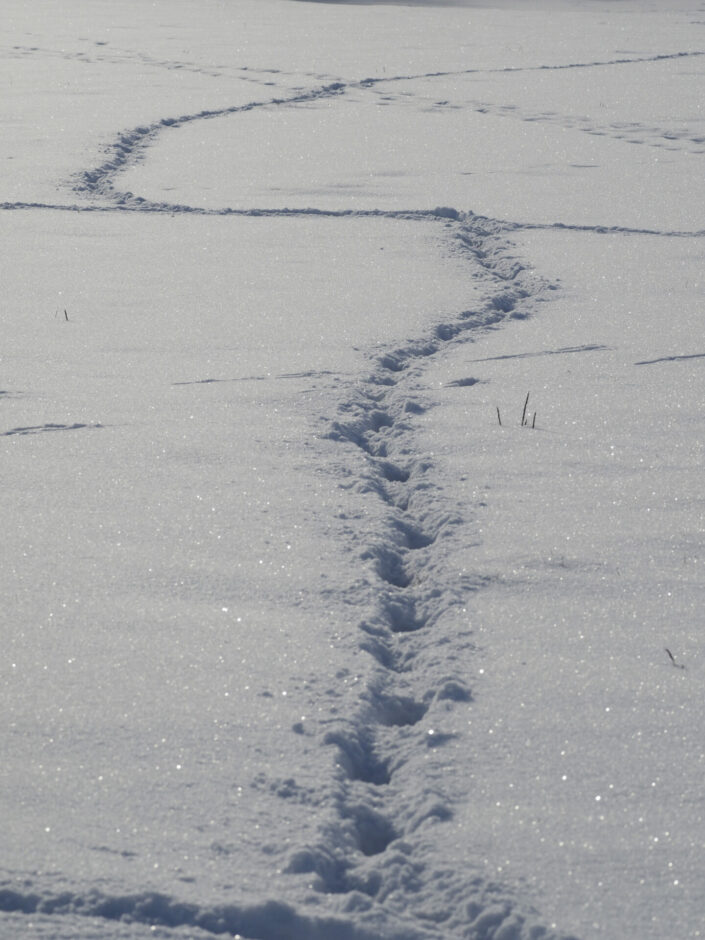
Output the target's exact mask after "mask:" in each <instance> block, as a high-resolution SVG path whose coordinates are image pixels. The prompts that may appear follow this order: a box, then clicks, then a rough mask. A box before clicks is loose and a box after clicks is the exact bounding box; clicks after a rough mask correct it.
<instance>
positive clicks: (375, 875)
mask: <svg viewBox="0 0 705 940" xmlns="http://www.w3.org/2000/svg"><path fill="white" fill-rule="evenodd" d="M703 54H705V53H702V52H689V53H682V52H681V53H673V54H668V55H659V56H650V57H642V58H636V59H616V60H610V61H606V62H589V63H569V64H564V65H554V66H531V67H524V68H518V69H514V68H507V69H491V70H486V69H485V70H482V69H469V70H463V71H462V72H436V73H430V74H429V75H426V76H396V77H384V78H368V79H364V80H363V81H360V82H354V83H349V84H347V83H344V82H340V81H336V82H332V83H329V84H326V85H322V86H319V87H317V88H314V89H311V90H309V91H305V92H299V93H297V94H294V95H292V96H290V97H282V98H271V99H269V100H265V101H260V102H252V103H249V104H246V105H241V106H233V107H228V108H222V109H218V110H213V111H200V112H198V113H195V114H187V115H182V116H180V117H176V118H164V119H162V120H160V121H156V122H154V123H152V124H148V125H141V126H138V127H135V128H133V129H132V130H128V131H124V132H123V133H121V134H120V135H119V136H118V137H117V139H116V140H115V141H114V143H113V144H112V145H111V146H110V147H109V148H108V151H107V155H106V160H105V161H104V162H103V163H102V164H100V165H99V166H98V167H96V168H93V169H89V170H84V171H82V172H81V173H80V174H79V175H78V176H77V177H76V179H75V180H74V181H73V188H74V191H75V192H76V193H77V194H79V195H80V197H81V198H83V199H85V200H88V201H87V202H84V203H77V204H74V205H72V204H54V205H50V204H43V203H26V202H25V203H20V202H18V203H8V202H5V203H0V209H2V210H5V211H18V210H53V211H66V212H115V211H120V212H125V211H127V212H159V213H169V214H175V213H194V214H198V215H233V216H250V217H252V216H262V217H269V216H287V215H291V216H301V215H314V216H321V217H327V218H331V217H332V218H346V217H349V216H356V217H385V218H395V219H407V220H408V219H413V220H417V221H419V222H424V223H433V224H436V225H443V226H444V227H445V229H446V232H447V236H448V238H449V239H451V240H452V241H453V243H454V244H456V245H457V246H458V247H459V249H460V250H462V251H463V252H464V253H465V254H466V255H467V257H468V258H469V260H470V261H472V263H473V265H474V266H475V269H476V270H479V271H480V272H481V273H482V277H483V286H484V295H483V299H482V301H481V302H480V303H479V304H478V305H477V306H476V307H475V308H473V309H471V310H467V311H465V312H463V313H462V314H461V315H460V316H458V317H456V318H454V319H450V320H449V321H448V322H446V323H443V324H439V325H437V326H436V327H435V328H434V329H433V330H432V331H431V332H430V333H429V334H428V335H425V336H422V337H419V338H417V339H411V340H407V341H406V342H404V343H402V344H400V345H398V346H394V347H392V348H389V349H387V350H385V351H384V352H382V353H376V354H375V355H374V356H373V357H372V358H371V365H370V371H369V374H368V375H367V376H365V377H364V378H363V379H362V380H361V381H356V382H354V383H353V382H351V383H349V384H348V385H347V386H346V388H347V391H346V392H345V394H344V395H342V396H341V397H340V399H339V401H338V414H337V415H336V417H335V419H334V420H332V421H331V423H330V427H329V429H328V432H327V434H328V437H329V438H330V439H331V440H334V441H336V442H338V443H339V444H340V446H341V448H342V449H343V453H345V452H346V451H345V449H348V451H354V452H355V453H356V454H358V453H359V452H362V454H363V455H364V466H365V471H364V473H363V474H361V475H358V476H356V477H354V478H353V480H352V482H349V481H348V482H346V485H354V486H356V487H357V488H358V489H359V490H360V491H361V492H364V493H366V494H368V495H369V498H370V499H374V500H378V501H380V502H381V503H382V506H383V508H384V511H385V526H384V534H383V537H381V538H380V537H379V536H378V535H376V536H375V537H374V538H373V537H372V536H368V534H366V533H365V532H362V533H361V539H362V540H363V541H366V542H367V544H366V547H365V549H364V551H363V552H362V554H361V556H360V571H359V572H356V574H358V575H360V576H361V577H360V578H359V579H358V580H357V581H356V585H357V586H356V587H354V588H353V590H356V591H359V592H360V598H359V604H360V608H361V609H362V610H363V611H364V616H362V617H361V619H360V620H359V623H358V625H357V634H358V646H359V649H360V650H361V651H364V652H365V653H366V654H368V655H369V656H370V657H371V660H372V662H373V667H372V670H371V672H370V677H369V679H368V680H367V681H366V682H365V683H363V684H362V685H361V689H360V693H359V696H358V702H357V707H356V709H354V710H353V712H352V713H351V714H348V715H346V716H345V717H344V718H341V717H337V718H336V719H335V720H334V721H332V722H331V723H330V724H329V726H328V728H327V730H326V732H325V734H323V735H322V736H321V740H320V744H321V746H323V747H328V748H330V749H331V755H332V759H331V774H332V778H333V781H332V783H330V782H326V786H327V787H330V788H332V792H333V793H334V811H333V813H332V815H330V817H329V818H328V820H327V821H326V823H325V824H324V825H323V826H322V828H321V832H320V838H319V840H318V842H317V844H315V845H313V846H300V847H296V848H295V849H294V850H293V851H292V852H291V854H290V857H289V859H288V864H287V871H289V872H290V873H292V874H309V875H312V876H314V879H315V881H314V884H315V888H316V890H317V891H319V892H320V893H322V894H326V895H330V896H336V895H337V896H341V897H342V898H343V899H345V898H347V899H348V902H349V903H350V905H351V906H350V908H349V909H350V910H354V909H355V905H357V906H358V907H359V906H361V905H365V904H367V905H369V906H370V909H371V910H372V911H373V912H374V910H375V908H376V909H377V911H378V915H379V916H382V917H383V918H385V921H384V934H383V935H384V936H385V937H398V938H399V940H401V938H404V940H415V938H418V940H424V938H425V940H440V938H442V937H450V936H456V935H457V936H460V935H463V936H473V937H474V938H477V940H485V938H490V937H494V936H499V935H501V936H502V937H506V938H507V940H523V938H528V937H531V938H534V940H538V938H543V940H550V938H556V937H558V934H555V933H553V932H551V931H549V929H548V928H545V927H543V926H541V925H540V924H539V923H537V920H536V915H535V914H534V912H531V911H525V910H517V909H515V903H514V900H513V898H512V893H511V889H509V888H507V887H502V886H498V885H493V884H489V883H487V882H486V881H484V880H483V879H482V878H481V877H472V875H473V874H474V873H468V872H452V873H448V872H440V871H429V870H428V866H427V861H426V859H425V857H424V853H423V849H422V846H421V842H422V838H423V834H424V832H426V831H427V830H428V828H429V827H431V826H436V825H442V824H444V823H447V822H448V821H450V820H452V818H453V815H454V805H453V795H452V794H449V793H448V792H446V790H445V788H444V787H442V786H439V785H437V784H434V786H433V787H424V788H422V789H421V790H414V789H413V787H411V786H410V782H412V781H413V780H414V779H415V778H418V760H419V755H421V757H422V758H423V756H424V755H426V754H428V753H429V749H430V750H432V751H435V750H436V749H442V748H443V747H444V746H445V745H446V744H448V743H449V742H450V741H451V740H452V738H453V734H452V732H447V731H446V730H445V728H444V723H445V722H444V719H445V718H446V717H447V716H448V715H449V714H451V713H452V712H453V710H454V709H457V708H467V707H468V706H469V705H470V704H471V702H472V690H471V688H470V687H469V686H468V684H467V683H466V681H465V680H464V678H463V676H462V675H461V674H460V672H459V671H458V670H457V669H456V667H455V658H456V656H457V653H458V646H457V642H458V632H457V621H458V613H459V612H462V610H463V605H464V604H465V603H466V602H467V599H468V598H469V597H470V596H471V595H472V593H473V592H475V591H477V590H480V589H481V588H482V581H481V579H479V578H473V577H472V575H464V576H461V577H457V578H455V579H454V581H453V582H452V583H451V582H450V581H449V579H448V577H447V576H445V575H444V570H443V568H444V550H443V545H444V542H445V540H446V539H452V538H455V537H463V538H467V537H468V535H467V532H468V521H467V518H466V513H465V511H464V510H463V507H461V506H458V505H455V504H454V503H453V502H452V501H451V500H449V498H448V496H447V494H445V493H444V491H443V487H442V485H441V483H440V482H439V480H438V479H437V477H436V475H435V472H434V469H435V468H434V463H433V460H432V459H431V458H429V457H427V456H425V455H421V454H419V453H418V448H417V446H416V444H415V434H414V419H415V416H417V415H420V414H423V413H424V411H425V410H426V409H427V408H428V406H429V402H426V401H425V400H424V399H423V397H422V396H420V395H419V393H418V391H417V386H418V378H419V376H420V374H421V372H422V370H423V368H424V363H426V362H427V361H429V359H430V358H432V357H434V356H438V355H440V354H442V352H443V351H444V350H445V349H447V348H448V347H449V346H450V345H451V344H458V343H464V342H467V341H472V338H473V336H474V335H477V333H478V331H483V330H488V329H493V328H496V327H497V326H498V325H500V324H501V323H503V322H506V321H508V320H511V319H512V318H523V317H526V316H529V315H530V314H531V313H532V312H533V310H534V309H535V306H536V304H538V303H539V302H541V301H543V300H544V299H545V298H546V296H547V291H549V290H550V289H552V288H553V287H554V285H552V284H549V283H548V282H546V281H545V280H543V279H542V278H540V277H537V276H536V275H535V274H533V273H531V272H530V271H529V270H528V269H527V267H526V266H525V265H524V264H523V263H522V262H521V260H520V259H519V258H517V256H516V254H515V251H514V247H513V245H512V244H511V242H510V240H509V238H508V234H509V233H511V232H512V231H519V230H522V229H566V230H572V231H585V232H598V233H603V232H604V233H615V232H617V233H620V234H625V235H629V234H649V235H654V236H660V237H664V236H666V237H702V236H703V235H705V230H700V231H696V232H677V231H671V232H666V231H656V230H641V229H628V228H617V227H599V226H580V225H566V224H564V223H560V222H556V223H552V224H531V223H524V224H520V223H514V222H511V221H506V222H502V221H499V220H494V219H489V218H485V217H481V216H476V215H474V214H473V213H471V212H467V213H463V212H460V211H458V210H456V209H443V208H439V209H431V210H418V209H411V210H408V211H384V210H363V211H356V210H341V211H334V210H323V209H316V208H308V209H286V208H282V209H257V208H251V209H230V208H221V209H199V208H195V207H190V206H184V205H178V204H169V203H155V202H151V201H149V200H146V199H143V198H142V197H139V196H135V195H134V194H132V193H125V192H120V191H119V190H118V189H117V188H116V181H117V178H118V177H119V174H120V172H121V171H122V170H123V169H125V168H127V167H128V166H131V165H133V164H134V163H135V162H137V161H138V160H140V159H142V158H143V157H144V155H145V153H146V151H147V149H148V148H149V146H150V145H151V144H153V143H154V142H155V140H156V139H157V137H158V135H159V134H160V133H161V132H162V131H163V130H165V129H166V128H173V127H178V126H183V125H185V124H187V123H191V122H194V121H200V120H208V119H211V118H215V117H222V116H225V115H235V114H238V113H243V112H247V111H251V110H253V109H255V108H277V107H280V106H282V105H289V104H296V103H303V102H307V101H314V100H317V99H322V98H333V97H335V96H340V95H343V94H344V93H345V92H346V91H347V90H348V89H355V88H357V89H360V88H366V87H370V86H371V85H374V84H379V83H388V82H395V81H402V80H408V79H411V78H412V77H413V78H419V77H440V76H450V75H454V74H474V73H478V72H487V71H492V72H500V71H502V72H515V71H541V70H546V69H575V68H591V67H603V66H611V65H623V64H628V63H637V62H645V61H660V60H663V59H672V58H681V57H686V56H701V55H703ZM26 430H27V429H16V431H26ZM29 430H35V429H29ZM13 433H14V432H13ZM462 642H463V643H465V644H466V645H467V647H469V648H472V640H471V639H470V638H469V637H468V636H465V637H463V638H462ZM431 663H433V666H434V668H433V670H431V669H429V664H431ZM431 675H433V677H434V679H433V681H432V683H431V684H429V676H431ZM429 718H433V727H429V724H428V719H429ZM422 882H424V883H426V884H427V885H431V884H433V891H434V895H435V896H436V898H437V901H438V915H437V917H436V918H435V924H434V922H433V919H429V917H428V914H427V912H425V911H423V910H422V907H423V905H424V903H426V902H427V901H428V897H427V896H426V895H425V894H424V892H420V891H419V884H421V883H422ZM469 901H472V903H473V904H474V905H475V908H473V910H474V915H473V917H472V919H471V918H470V915H469V913H468V910H469V908H468V902H469ZM0 910H4V911H19V912H24V913H27V914H36V913H47V914H63V913H66V914H82V915H86V916H91V917H99V918H104V919H108V920H109V919H119V918H121V917H130V918H132V919H133V920H135V921H137V922H141V923H145V924H152V925H161V926H166V927H186V928H187V927H198V928H200V929H201V930H203V931H205V932H208V933H213V934H221V933H241V934H244V935H245V936H248V937H251V938H257V940H279V938H289V940H297V938H302V940H303V938H311V940H313V938H322V940H330V938H333V937H335V938H338V940H345V938H350V940H374V938H377V937H379V936H381V935H382V934H380V932H379V927H370V928H369V929H368V928H366V927H364V926H363V923H364V922H363V921H362V920H360V919H353V920H351V919H350V918H349V917H346V916H345V913H344V911H345V905H344V904H341V905H340V913H339V915H335V916H327V915H321V914H320V913H316V911H315V909H313V908H312V909H311V911H310V912H308V913H307V912H306V910H305V909H299V910H296V911H295V910H293V909H292V908H291V907H289V906H288V905H284V904H281V903H279V902H277V901H271V902H269V903H267V904H264V905H259V906H257V905H250V906H247V907H238V906H236V905H223V906H222V907H220V908H217V909H216V908H199V907H197V906H195V905H191V904H183V903H180V902H178V901H177V900H175V899H172V898H168V897H165V896H163V895H158V894H153V893H141V894H140V893H137V894H135V895H131V896H125V897H107V896H102V895H100V894H99V893H96V892H93V893H90V894H88V895H86V896H79V895H71V894H66V893H65V894H63V895H61V896H60V897H59V896H57V897H54V898H52V897H42V896H39V895H37V894H35V893H33V892H31V891H29V890H28V891H27V892H24V893H20V892H11V891H9V890H7V889H3V890H0ZM402 914H404V915H406V916H407V917H408V915H409V914H411V916H412V918H415V924H416V926H415V927H414V928H413V932H410V930H409V927H408V920H405V921H401V920H399V921H398V922H399V923H400V924H402V926H400V927H396V926H395V924H396V923H397V920H396V918H397V917H401V915H402ZM386 918H388V920H386ZM500 932H501V933H500Z"/></svg>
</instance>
